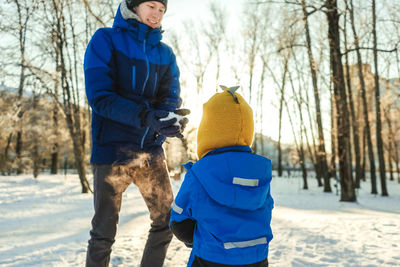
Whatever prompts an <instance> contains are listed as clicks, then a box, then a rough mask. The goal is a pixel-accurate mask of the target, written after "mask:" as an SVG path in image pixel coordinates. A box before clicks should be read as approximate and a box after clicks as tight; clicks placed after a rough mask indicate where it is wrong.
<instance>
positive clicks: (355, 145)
mask: <svg viewBox="0 0 400 267" xmlns="http://www.w3.org/2000/svg"><path fill="white" fill-rule="evenodd" d="M344 21H345V22H344V31H345V32H344V45H345V50H346V51H347V23H346V22H347V18H346V17H345V19H344ZM346 84H347V93H348V96H349V104H350V107H349V108H350V115H351V129H352V133H353V135H352V137H353V148H354V149H353V151H354V154H355V161H356V162H355V163H356V181H355V187H356V188H360V180H361V176H362V170H361V160H360V159H361V157H360V153H361V152H360V143H359V140H360V139H359V135H358V123H357V117H356V114H355V111H354V101H353V92H352V91H353V88H352V86H351V76H350V67H349V54H348V53H346Z"/></svg>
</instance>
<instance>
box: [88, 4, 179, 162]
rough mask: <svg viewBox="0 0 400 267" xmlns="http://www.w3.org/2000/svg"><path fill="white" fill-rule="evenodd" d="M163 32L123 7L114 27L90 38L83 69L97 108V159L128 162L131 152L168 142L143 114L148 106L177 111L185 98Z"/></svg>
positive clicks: (94, 136) (94, 120) (94, 127)
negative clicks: (144, 121) (130, 15)
mask: <svg viewBox="0 0 400 267" xmlns="http://www.w3.org/2000/svg"><path fill="white" fill-rule="evenodd" d="M161 38H162V36H161V29H160V28H156V29H152V28H151V27H148V26H147V25H145V24H143V23H140V22H138V21H137V20H134V19H128V20H125V19H124V18H123V17H122V15H121V12H120V8H118V11H117V14H116V16H115V19H114V25H113V27H112V28H100V29H99V30H97V31H96V32H95V34H94V35H93V37H92V39H91V40H90V43H89V44H88V47H87V50H86V53H85V60H84V71H85V85H86V95H87V99H88V102H89V105H90V106H91V108H92V110H93V115H92V140H93V142H92V143H93V148H92V156H91V162H92V163H102V164H111V163H115V162H120V163H123V162H124V161H126V160H129V159H130V158H131V157H132V152H136V151H142V150H151V149H152V148H154V147H159V146H161V145H162V143H163V142H164V140H165V136H162V135H159V134H158V133H155V132H154V131H152V130H151V129H150V128H148V127H145V126H143V125H142V120H141V117H140V115H141V114H143V113H142V112H144V111H145V110H146V109H148V108H157V109H164V110H168V111H173V110H175V109H176V108H178V107H179V106H180V104H181V99H180V97H179V94H180V87H179V69H178V67H177V65H176V59H175V55H174V53H173V52H172V49H171V48H170V47H168V46H167V45H165V44H164V43H162V42H160V41H161Z"/></svg>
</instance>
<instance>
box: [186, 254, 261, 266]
mask: <svg viewBox="0 0 400 267" xmlns="http://www.w3.org/2000/svg"><path fill="white" fill-rule="evenodd" d="M191 267H268V259H265V260H263V261H260V262H256V263H252V264H247V265H228V264H221V263H215V262H211V261H206V260H204V259H202V258H199V257H197V256H196V257H195V258H194V261H193V263H192V266H191Z"/></svg>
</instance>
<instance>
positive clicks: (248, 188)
mask: <svg viewBox="0 0 400 267" xmlns="http://www.w3.org/2000/svg"><path fill="white" fill-rule="evenodd" d="M187 167H188V172H187V174H186V176H185V179H184V181H183V183H182V186H181V188H180V190H179V192H178V194H177V196H176V199H175V201H174V203H173V205H172V209H171V221H175V222H180V221H183V220H185V219H192V220H195V221H196V227H195V230H194V236H193V249H192V254H191V258H190V260H189V263H188V266H191V261H192V260H193V259H194V256H198V257H200V258H202V259H205V260H208V261H211V262H216V263H221V264H230V265H241V264H242V265H244V264H252V263H255V262H259V261H262V260H264V259H266V258H267V257H268V244H269V242H270V241H271V239H272V231H271V227H270V223H271V212H272V209H273V199H272V197H271V194H270V182H271V179H272V166H271V161H270V160H269V159H267V158H265V157H262V156H259V155H256V154H252V153H251V149H250V147H248V146H243V147H242V146H239V147H227V148H222V149H217V150H214V151H212V152H210V153H209V154H207V155H206V156H205V157H203V158H202V159H200V160H199V161H198V162H197V163H195V164H193V165H192V166H191V164H187Z"/></svg>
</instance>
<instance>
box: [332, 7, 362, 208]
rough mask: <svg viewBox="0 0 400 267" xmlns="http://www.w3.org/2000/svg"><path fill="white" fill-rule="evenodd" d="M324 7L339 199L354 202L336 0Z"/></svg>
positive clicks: (354, 194)
mask: <svg viewBox="0 0 400 267" xmlns="http://www.w3.org/2000/svg"><path fill="white" fill-rule="evenodd" d="M326 7H327V11H326V14H327V20H328V27H329V29H328V40H329V50H330V67H331V73H332V74H331V75H332V80H333V89H334V93H335V100H336V113H337V133H338V153H339V154H338V156H339V174H340V185H341V198H340V200H341V201H349V202H350V201H351V202H354V201H356V193H355V189H354V183H353V177H352V171H351V157H350V126H349V114H348V109H347V97H346V88H345V82H344V75H343V65H342V59H341V55H342V53H341V51H340V33H339V14H338V9H337V3H336V0H327V1H326Z"/></svg>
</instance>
